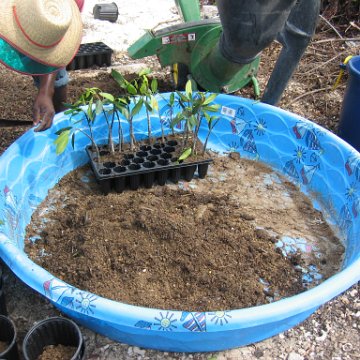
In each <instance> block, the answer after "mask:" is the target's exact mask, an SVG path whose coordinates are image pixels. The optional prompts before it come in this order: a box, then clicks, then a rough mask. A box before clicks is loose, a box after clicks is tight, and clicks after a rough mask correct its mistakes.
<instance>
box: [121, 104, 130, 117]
mask: <svg viewBox="0 0 360 360" xmlns="http://www.w3.org/2000/svg"><path fill="white" fill-rule="evenodd" d="M119 110H120V112H121V114H122V115H123V116H124V118H125V119H127V120H129V119H130V112H129V110H128V109H127V108H124V107H123V108H119Z"/></svg>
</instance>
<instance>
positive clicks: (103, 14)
mask: <svg viewBox="0 0 360 360" xmlns="http://www.w3.org/2000/svg"><path fill="white" fill-rule="evenodd" d="M93 14H94V19H98V20H107V21H110V22H116V20H117V18H118V16H119V11H118V7H117V5H116V4H115V3H114V2H113V3H109V4H96V5H95V6H94V8H93Z"/></svg>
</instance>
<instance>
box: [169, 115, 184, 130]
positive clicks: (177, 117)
mask: <svg viewBox="0 0 360 360" xmlns="http://www.w3.org/2000/svg"><path fill="white" fill-rule="evenodd" d="M184 118H185V117H184V115H183V114H182V113H177V114H176V116H175V117H174V118H173V119H172V120H171V123H170V127H171V128H174V127H175V125H177V124H178V123H179V122H180V121H182V120H184Z"/></svg>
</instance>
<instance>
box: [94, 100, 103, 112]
mask: <svg viewBox="0 0 360 360" xmlns="http://www.w3.org/2000/svg"><path fill="white" fill-rule="evenodd" d="M103 109H104V106H103V103H102V101H101V100H96V106H95V114H96V115H99V114H100V113H101V112H102V111H103Z"/></svg>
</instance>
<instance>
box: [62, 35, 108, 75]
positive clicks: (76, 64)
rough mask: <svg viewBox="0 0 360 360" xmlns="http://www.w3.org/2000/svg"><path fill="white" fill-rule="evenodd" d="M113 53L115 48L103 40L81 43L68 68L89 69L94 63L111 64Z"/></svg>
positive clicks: (99, 64)
mask: <svg viewBox="0 0 360 360" xmlns="http://www.w3.org/2000/svg"><path fill="white" fill-rule="evenodd" d="M112 53H113V50H112V49H111V48H110V47H108V46H107V45H106V44H104V43H103V42H94V43H86V44H81V45H80V48H79V50H78V52H77V54H76V56H75V57H74V59H73V60H72V61H71V63H70V64H69V65H68V66H67V70H78V69H87V68H90V67H92V66H93V65H97V66H110V65H111V55H112Z"/></svg>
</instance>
